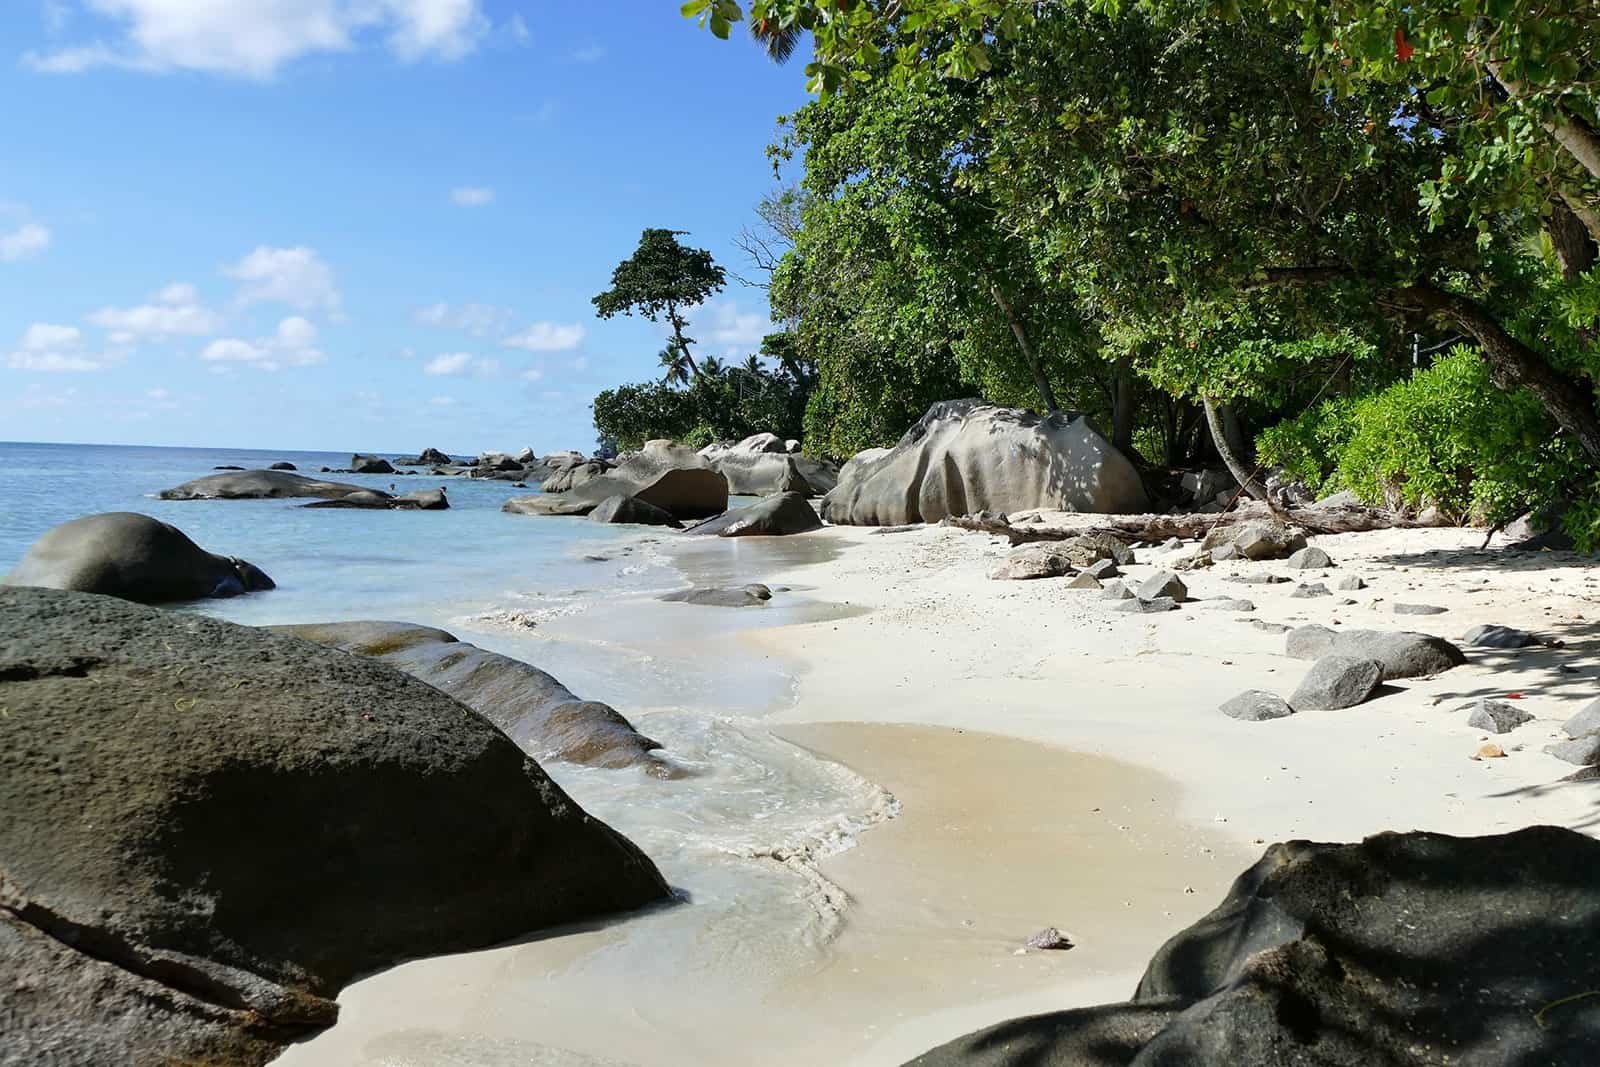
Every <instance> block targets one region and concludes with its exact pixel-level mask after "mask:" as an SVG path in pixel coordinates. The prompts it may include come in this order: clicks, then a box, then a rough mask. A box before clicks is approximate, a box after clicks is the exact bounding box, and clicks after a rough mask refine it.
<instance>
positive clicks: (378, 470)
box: [350, 452, 394, 474]
mask: <svg viewBox="0 0 1600 1067" xmlns="http://www.w3.org/2000/svg"><path fill="white" fill-rule="evenodd" d="M350 473H351V474H393V473H394V465H393V464H392V463H390V462H389V461H388V460H386V459H384V458H383V457H382V456H364V455H362V454H361V453H359V452H357V453H356V454H355V455H353V456H351V457H350Z"/></svg>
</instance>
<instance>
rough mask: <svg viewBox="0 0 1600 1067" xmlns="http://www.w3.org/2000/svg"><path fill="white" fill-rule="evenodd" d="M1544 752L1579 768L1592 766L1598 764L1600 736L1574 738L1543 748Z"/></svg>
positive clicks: (1599, 761)
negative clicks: (1577, 765)
mask: <svg viewBox="0 0 1600 1067" xmlns="http://www.w3.org/2000/svg"><path fill="white" fill-rule="evenodd" d="M1544 750H1545V751H1546V752H1548V753H1549V754H1550V755H1552V756H1554V757H1555V758H1556V759H1561V760H1566V761H1567V762H1568V763H1576V764H1579V765H1580V766H1585V767H1587V766H1593V765H1594V764H1597V763H1600V734H1587V735H1585V736H1583V737H1575V738H1573V739H1572V740H1571V741H1558V742H1556V743H1555V744H1553V745H1546V746H1544Z"/></svg>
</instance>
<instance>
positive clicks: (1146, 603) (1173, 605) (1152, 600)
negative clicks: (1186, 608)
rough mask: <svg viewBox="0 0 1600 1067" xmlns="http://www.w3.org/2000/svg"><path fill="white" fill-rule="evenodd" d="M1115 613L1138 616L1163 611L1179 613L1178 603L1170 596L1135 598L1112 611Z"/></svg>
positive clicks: (1124, 601)
mask: <svg viewBox="0 0 1600 1067" xmlns="http://www.w3.org/2000/svg"><path fill="white" fill-rule="evenodd" d="M1112 610H1113V611H1128V612H1134V613H1136V614H1143V615H1151V614H1155V613H1157V612H1162V611H1177V610H1178V602H1177V601H1176V600H1174V599H1172V598H1171V597H1169V596H1158V597H1142V596H1134V597H1133V598H1132V599H1129V600H1123V601H1122V602H1121V603H1120V604H1118V605H1117V606H1116V607H1114V608H1113V609H1112Z"/></svg>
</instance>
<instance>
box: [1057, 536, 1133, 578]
mask: <svg viewBox="0 0 1600 1067" xmlns="http://www.w3.org/2000/svg"><path fill="white" fill-rule="evenodd" d="M1061 548H1062V549H1063V550H1064V551H1065V552H1066V553H1067V558H1068V559H1070V560H1071V561H1072V564H1073V566H1075V567H1082V568H1083V569H1085V570H1088V569H1089V568H1091V567H1094V566H1097V565H1100V564H1107V563H1109V564H1110V565H1111V566H1112V574H1096V575H1095V577H1096V578H1108V577H1111V576H1112V575H1114V574H1115V573H1116V568H1118V567H1131V566H1133V564H1134V556H1133V547H1132V546H1131V545H1129V544H1128V543H1127V542H1126V541H1123V540H1122V539H1121V538H1119V537H1113V536H1112V535H1111V534H1107V533H1088V534H1079V535H1078V536H1077V537H1070V538H1068V539H1067V540H1065V541H1062V542H1061Z"/></svg>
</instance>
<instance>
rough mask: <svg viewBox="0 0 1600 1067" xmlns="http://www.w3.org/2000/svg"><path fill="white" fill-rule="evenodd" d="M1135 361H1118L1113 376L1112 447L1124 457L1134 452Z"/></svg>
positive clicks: (1124, 359) (1123, 359)
mask: <svg viewBox="0 0 1600 1067" xmlns="http://www.w3.org/2000/svg"><path fill="white" fill-rule="evenodd" d="M1133 401H1134V381H1133V360H1132V359H1130V358H1129V357H1127V356H1123V357H1122V358H1121V359H1119V360H1117V362H1116V367H1115V369H1114V371H1113V373H1112V376H1111V446H1112V447H1113V448H1115V449H1116V450H1117V451H1118V452H1121V453H1123V454H1124V455H1129V454H1131V453H1132V452H1133V416H1134V403H1133Z"/></svg>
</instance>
